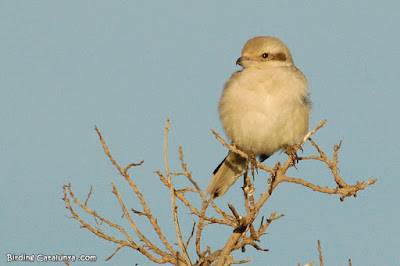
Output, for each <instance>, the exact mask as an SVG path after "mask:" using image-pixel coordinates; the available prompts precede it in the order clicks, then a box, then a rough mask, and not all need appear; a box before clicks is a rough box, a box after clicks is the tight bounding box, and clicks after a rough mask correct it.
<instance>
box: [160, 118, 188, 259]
mask: <svg viewBox="0 0 400 266" xmlns="http://www.w3.org/2000/svg"><path fill="white" fill-rule="evenodd" d="M168 132H169V117H168V118H167V122H166V125H165V140H164V163H165V172H166V174H167V178H168V187H169V191H170V193H171V205H172V213H173V216H174V224H175V231H176V237H177V238H178V245H179V247H180V249H181V252H182V255H183V259H184V260H185V263H186V264H187V265H192V263H191V261H190V259H189V255H188V253H187V251H186V248H185V243H184V242H183V238H182V233H181V229H180V227H179V221H178V206H176V203H175V198H176V196H175V190H174V185H173V183H172V180H171V175H170V172H169V167H168V156H167V148H168Z"/></svg>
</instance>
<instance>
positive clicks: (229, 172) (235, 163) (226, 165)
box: [207, 151, 246, 198]
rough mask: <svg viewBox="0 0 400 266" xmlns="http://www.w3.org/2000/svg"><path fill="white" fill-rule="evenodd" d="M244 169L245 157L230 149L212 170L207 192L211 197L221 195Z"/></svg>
mask: <svg viewBox="0 0 400 266" xmlns="http://www.w3.org/2000/svg"><path fill="white" fill-rule="evenodd" d="M245 171H246V159H245V158H243V157H242V156H240V155H238V154H236V153H233V152H231V151H230V152H229V153H228V156H226V158H225V159H224V160H223V161H222V162H221V163H220V164H219V165H218V167H217V168H216V169H215V170H214V174H213V176H212V180H211V183H210V184H209V185H208V187H207V194H211V197H213V198H218V197H221V196H222V195H224V194H225V193H226V192H227V191H228V189H229V188H230V187H231V186H232V185H233V184H234V183H235V182H236V180H237V179H238V178H239V177H240V174H243V173H244V172H245Z"/></svg>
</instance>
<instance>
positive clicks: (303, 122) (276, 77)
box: [219, 69, 309, 155]
mask: <svg viewBox="0 0 400 266" xmlns="http://www.w3.org/2000/svg"><path fill="white" fill-rule="evenodd" d="M298 74H299V73H297V72H295V71H291V70H290V69H289V70H288V69H277V70H258V69H256V70H254V71H246V69H245V70H243V71H241V72H236V73H235V74H234V75H232V77H231V79H230V80H229V81H228V82H227V83H226V85H225V87H224V91H223V94H222V97H221V99H220V102H219V113H220V118H221V121H222V125H223V128H224V130H225V133H226V135H227V136H228V138H230V139H231V140H232V141H233V142H234V143H235V144H236V145H237V146H239V147H240V148H241V149H243V150H245V151H247V152H249V151H250V150H252V151H253V152H254V153H255V154H256V155H258V154H263V153H265V154H268V155H270V154H272V153H274V152H275V151H277V150H279V149H281V148H282V146H283V145H285V144H294V143H295V142H296V141H297V140H298V139H299V138H300V137H302V136H303V135H304V134H305V133H306V132H307V129H308V113H309V107H308V106H307V105H306V104H305V103H304V100H303V99H304V97H305V96H306V95H307V94H308V88H307V81H306V79H305V78H302V77H304V76H302V74H301V72H300V74H301V76H299V75H298Z"/></svg>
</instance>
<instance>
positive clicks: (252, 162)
mask: <svg viewBox="0 0 400 266" xmlns="http://www.w3.org/2000/svg"><path fill="white" fill-rule="evenodd" d="M248 155H249V158H248V162H250V169H251V175H252V176H253V179H254V170H256V172H257V173H258V167H257V158H256V156H255V154H254V152H253V151H250V152H249V153H248Z"/></svg>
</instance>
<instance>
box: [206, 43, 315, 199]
mask: <svg viewBox="0 0 400 266" xmlns="http://www.w3.org/2000/svg"><path fill="white" fill-rule="evenodd" d="M236 65H240V66H241V67H242V69H241V70H239V71H236V72H234V73H233V75H232V76H231V78H230V79H229V80H228V81H227V82H226V83H225V86H224V89H223V92H222V96H221V98H220V100H219V104H218V112H219V117H220V120H221V123H222V127H223V129H224V132H225V134H226V136H227V137H228V139H230V140H231V141H232V144H233V145H235V146H236V147H237V148H238V149H240V150H242V151H243V152H245V153H247V154H252V155H253V156H258V157H259V161H260V162H263V161H264V160H266V159H267V158H268V157H270V156H271V155H272V154H274V153H275V152H277V151H279V150H286V149H288V147H293V145H295V144H296V143H297V142H298V141H299V140H300V139H301V138H302V137H303V136H304V135H305V134H306V133H307V131H308V124H309V116H310V110H311V101H310V91H309V89H308V84H307V79H306V77H305V76H304V74H303V73H302V72H301V71H300V70H299V69H298V68H297V67H296V66H295V65H294V62H293V57H292V54H291V53H290V51H289V48H288V47H287V46H286V45H285V44H284V43H283V42H282V41H281V40H279V39H278V38H275V37H269V36H258V37H254V38H252V39H250V40H249V41H248V42H247V43H246V44H245V45H244V47H243V49H242V52H241V56H240V58H239V59H238V60H237V61H236ZM246 165H247V161H246V158H244V157H242V156H240V155H239V154H236V153H234V152H232V151H229V153H228V155H227V156H226V157H225V159H224V160H223V161H222V162H221V163H220V164H219V165H218V167H217V168H216V169H215V171H214V173H213V175H212V180H211V183H210V184H209V186H208V187H207V191H206V192H207V194H210V195H211V197H212V198H217V197H221V196H223V195H224V194H225V193H226V192H227V191H228V189H229V188H230V187H231V186H232V185H233V184H234V183H235V182H236V180H237V179H238V178H239V177H240V176H241V175H243V174H244V173H245V172H246Z"/></svg>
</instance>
